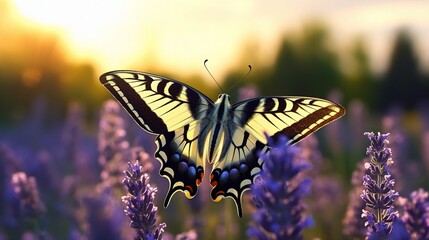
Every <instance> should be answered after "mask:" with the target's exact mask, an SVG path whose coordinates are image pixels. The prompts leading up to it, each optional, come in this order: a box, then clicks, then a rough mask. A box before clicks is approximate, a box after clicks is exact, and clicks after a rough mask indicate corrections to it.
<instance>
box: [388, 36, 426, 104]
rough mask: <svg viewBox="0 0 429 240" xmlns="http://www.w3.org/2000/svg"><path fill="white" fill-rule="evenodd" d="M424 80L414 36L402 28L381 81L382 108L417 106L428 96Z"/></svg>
mask: <svg viewBox="0 0 429 240" xmlns="http://www.w3.org/2000/svg"><path fill="white" fill-rule="evenodd" d="M422 80H423V76H422V73H421V72H420V70H419V62H418V58H417V56H416V54H415V52H414V46H413V41H412V38H411V36H410V34H409V33H408V32H407V31H405V30H402V31H400V32H399V33H398V35H397V37H396V40H395V42H394V45H393V51H392V56H391V59H390V63H389V66H388V68H387V71H386V73H385V76H384V79H383V81H382V83H381V103H380V107H381V109H382V110H386V109H387V108H389V107H391V106H401V107H405V108H406V109H409V108H412V107H415V106H416V104H418V103H419V102H420V101H422V100H423V98H427V93H425V88H427V86H425V85H424V83H423V81H422Z"/></svg>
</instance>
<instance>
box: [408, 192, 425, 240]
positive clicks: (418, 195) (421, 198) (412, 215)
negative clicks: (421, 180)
mask: <svg viewBox="0 0 429 240" xmlns="http://www.w3.org/2000/svg"><path fill="white" fill-rule="evenodd" d="M402 205H403V207H404V214H403V215H402V217H401V219H402V221H403V222H404V223H405V226H406V228H407V230H408V232H409V233H410V234H411V238H412V239H416V240H423V239H429V193H428V192H426V191H424V190H423V189H419V190H417V191H414V192H412V193H411V194H410V200H405V201H404V203H403V204H402Z"/></svg>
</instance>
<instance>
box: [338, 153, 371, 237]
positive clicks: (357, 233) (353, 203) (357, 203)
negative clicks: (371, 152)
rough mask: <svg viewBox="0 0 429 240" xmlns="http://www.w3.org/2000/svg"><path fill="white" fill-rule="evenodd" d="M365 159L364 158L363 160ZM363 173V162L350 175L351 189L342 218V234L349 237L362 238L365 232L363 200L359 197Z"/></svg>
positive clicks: (361, 189)
mask: <svg viewBox="0 0 429 240" xmlns="http://www.w3.org/2000/svg"><path fill="white" fill-rule="evenodd" d="M365 160H366V159H364V161H365ZM364 175H365V168H364V164H363V162H361V163H359V164H358V166H357V167H356V170H355V171H354V172H353V175H352V187H353V188H352V190H351V191H350V193H349V203H348V206H347V210H346V215H345V217H344V219H343V226H344V228H343V234H344V236H346V237H349V238H357V239H363V238H364V237H365V235H366V233H365V227H364V225H365V221H364V219H363V218H362V217H361V215H362V209H363V208H364V207H365V202H364V201H362V198H360V194H361V193H362V191H363V186H362V178H363V176H364Z"/></svg>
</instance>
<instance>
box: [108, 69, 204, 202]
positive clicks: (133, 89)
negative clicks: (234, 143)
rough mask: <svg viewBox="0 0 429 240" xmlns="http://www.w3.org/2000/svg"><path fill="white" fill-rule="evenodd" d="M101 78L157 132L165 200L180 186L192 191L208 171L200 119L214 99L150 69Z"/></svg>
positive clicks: (187, 192)
mask: <svg viewBox="0 0 429 240" xmlns="http://www.w3.org/2000/svg"><path fill="white" fill-rule="evenodd" d="M100 81H101V83H103V84H104V86H105V87H106V88H107V89H108V90H109V91H110V92H111V93H112V95H113V96H114V97H115V98H116V99H117V100H118V101H119V102H120V103H121V104H122V106H123V107H124V108H125V109H126V110H127V111H128V113H129V114H130V115H131V116H132V117H133V119H134V120H135V121H136V122H137V123H138V124H139V125H140V126H141V127H142V128H143V129H144V130H146V131H148V132H150V133H155V134H159V136H158V137H157V139H156V143H157V145H158V150H157V152H156V153H155V157H156V158H157V159H158V160H159V161H160V163H161V169H160V174H161V175H162V176H163V177H165V178H167V179H168V181H169V183H170V187H169V191H168V193H167V196H166V199H165V204H164V205H165V206H167V205H168V203H169V202H170V199H171V197H172V195H173V194H174V193H175V192H177V191H183V192H184V193H185V195H186V196H187V197H188V198H192V197H194V196H195V194H196V192H197V186H198V185H199V183H200V182H201V180H202V178H203V174H204V161H203V160H202V158H201V157H200V155H201V154H202V149H201V147H199V146H202V144H199V143H198V141H201V139H204V136H202V137H201V134H205V133H206V131H204V129H205V126H206V125H205V124H204V123H205V122H204V121H201V119H203V118H205V117H206V116H207V114H209V112H210V110H211V109H212V108H213V102H212V101H211V100H210V99H209V98H207V97H206V96H204V95H203V94H202V93H200V92H198V91H197V90H195V89H193V88H192V87H190V86H187V85H185V84H183V83H180V82H178V81H175V80H172V79H168V78H165V77H161V76H157V75H153V74H149V73H142V72H136V71H126V70H125V71H113V72H108V73H105V74H103V75H101V77H100ZM199 137H201V138H199Z"/></svg>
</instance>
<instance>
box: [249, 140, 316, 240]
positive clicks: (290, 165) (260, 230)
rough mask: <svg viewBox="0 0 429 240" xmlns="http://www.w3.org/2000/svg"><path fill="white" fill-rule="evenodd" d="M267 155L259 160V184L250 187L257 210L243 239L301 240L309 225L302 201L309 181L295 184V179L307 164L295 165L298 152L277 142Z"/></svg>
mask: <svg viewBox="0 0 429 240" xmlns="http://www.w3.org/2000/svg"><path fill="white" fill-rule="evenodd" d="M269 142H270V145H271V146H274V147H273V148H272V149H271V150H270V152H269V153H268V154H264V155H262V156H261V158H262V160H263V161H264V167H263V170H262V171H261V174H260V178H259V181H256V182H255V184H253V186H252V193H253V196H254V200H255V203H256V207H257V208H258V209H257V210H256V212H255V214H254V215H253V221H254V223H255V224H254V225H253V226H251V227H249V229H248V231H247V235H248V236H249V237H254V238H256V239H267V238H270V239H302V231H303V229H304V228H306V227H309V226H310V225H311V224H312V219H311V218H310V217H308V216H307V215H306V214H305V210H306V206H305V204H304V203H303V201H302V200H303V197H304V196H305V195H307V194H308V191H309V189H310V188H309V186H310V182H311V180H310V179H309V178H306V179H303V180H298V178H297V175H298V174H299V173H300V172H302V171H303V170H304V169H307V168H309V164H308V163H306V162H304V161H302V160H301V161H296V159H295V158H296V157H297V155H298V152H299V151H298V149H297V148H296V147H292V146H288V145H286V143H287V140H286V138H280V139H279V141H278V142H277V143H276V144H273V143H272V140H269Z"/></svg>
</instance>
